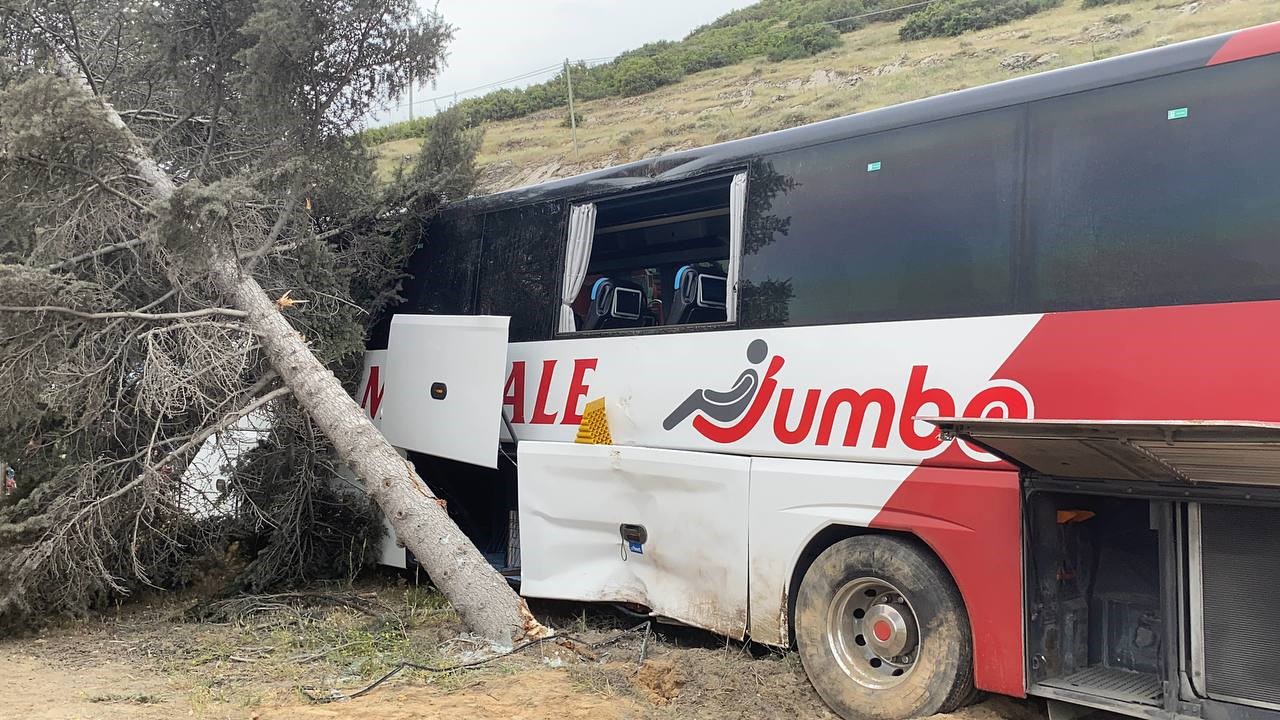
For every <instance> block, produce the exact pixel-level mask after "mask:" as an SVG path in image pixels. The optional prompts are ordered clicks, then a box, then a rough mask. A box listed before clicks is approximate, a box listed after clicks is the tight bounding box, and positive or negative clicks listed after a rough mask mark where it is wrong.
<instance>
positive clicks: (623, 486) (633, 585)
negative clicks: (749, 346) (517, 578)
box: [518, 442, 751, 639]
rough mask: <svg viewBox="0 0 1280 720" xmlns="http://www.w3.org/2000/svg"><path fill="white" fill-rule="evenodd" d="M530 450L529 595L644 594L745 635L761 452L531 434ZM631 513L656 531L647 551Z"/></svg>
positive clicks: (525, 533) (685, 617)
mask: <svg viewBox="0 0 1280 720" xmlns="http://www.w3.org/2000/svg"><path fill="white" fill-rule="evenodd" d="M518 460H519V463H520V543H521V555H522V558H523V567H522V569H521V576H522V584H521V591H522V593H523V594H525V595H528V596H530V597H541V598H552V599H560V600H590V601H601V600H603V601H613V602H629V603H637V604H640V605H644V606H646V607H649V608H650V609H652V611H653V612H654V614H656V615H661V616H665V617H669V618H673V619H676V620H679V621H681V622H684V623H688V624H690V625H695V626H697V627H702V628H707V629H710V630H714V631H716V632H719V633H722V634H724V635H729V636H731V637H735V638H739V639H740V638H742V637H744V636H745V634H746V631H747V524H746V522H745V520H746V517H747V493H748V473H749V471H750V467H751V460H750V459H748V458H743V457H735V456H732V455H716V454H710V453H688V452H678V451H672V450H655V449H651V448H635V447H619V446H612V445H577V444H570V443H539V442H522V443H521V444H520V456H519V458H518ZM624 523H625V524H634V525H642V526H643V527H644V528H645V530H646V531H647V534H648V539H647V541H646V542H645V543H644V544H643V546H642V547H641V548H639V552H636V551H634V550H632V549H629V548H628V544H627V543H625V542H623V539H622V535H621V533H620V526H621V525H622V524H624Z"/></svg>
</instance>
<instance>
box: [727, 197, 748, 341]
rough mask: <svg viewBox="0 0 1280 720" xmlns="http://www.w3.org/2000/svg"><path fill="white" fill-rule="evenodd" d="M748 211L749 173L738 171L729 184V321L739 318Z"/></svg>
mask: <svg viewBox="0 0 1280 720" xmlns="http://www.w3.org/2000/svg"><path fill="white" fill-rule="evenodd" d="M746 212H747V174H746V173H738V174H737V175H734V176H733V182H732V183H730V184H729V281H728V283H727V284H728V286H729V287H728V293H727V297H725V308H726V309H727V312H728V320H729V322H733V321H735V320H737V319H738V268H739V267H741V265H742V236H743V231H744V228H743V224H744V223H745V222H746Z"/></svg>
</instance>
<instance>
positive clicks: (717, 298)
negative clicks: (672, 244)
mask: <svg viewBox="0 0 1280 720" xmlns="http://www.w3.org/2000/svg"><path fill="white" fill-rule="evenodd" d="M727 283H728V278H726V277H725V276H724V275H720V274H718V273H716V272H715V271H709V270H706V269H703V268H699V267H696V266H693V265H685V266H683V267H681V268H680V269H679V270H677V271H676V277H675V281H674V282H673V283H672V287H671V289H672V291H673V293H674V297H672V299H671V312H670V314H669V315H667V324H668V325H687V324H690V323H712V322H724V321H725V320H726V319H728V315H727V313H726V311H725V296H726V292H725V291H726V287H727Z"/></svg>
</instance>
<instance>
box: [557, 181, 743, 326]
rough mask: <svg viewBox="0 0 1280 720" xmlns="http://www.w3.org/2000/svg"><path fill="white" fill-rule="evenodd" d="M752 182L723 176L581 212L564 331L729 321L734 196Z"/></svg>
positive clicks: (573, 235) (572, 245)
mask: <svg viewBox="0 0 1280 720" xmlns="http://www.w3.org/2000/svg"><path fill="white" fill-rule="evenodd" d="M745 184H746V179H745V176H738V177H737V178H735V177H733V176H722V177H717V178H712V179H709V180H699V181H694V182H687V183H681V184H679V185H675V186H670V187H664V188H662V189H659V190H652V191H648V192H642V193H636V194H633V195H627V196H623V197H619V198H612V199H608V200H602V201H600V202H598V203H595V204H594V205H579V206H575V207H574V208H573V209H572V210H571V212H570V218H569V232H568V238H569V247H568V251H567V252H566V270H565V274H564V279H563V288H564V290H565V292H564V293H563V296H562V299H561V302H562V308H561V311H560V312H561V317H560V325H559V327H560V331H561V332H574V331H591V330H617V329H627V328H645V327H658V326H664V325H665V326H670V325H690V324H699V323H722V322H726V321H728V320H730V319H731V317H732V310H731V308H732V307H733V293H732V291H731V290H730V288H731V285H732V282H731V280H730V276H731V274H732V273H733V270H734V269H735V268H733V267H732V262H731V258H732V257H733V255H734V252H733V250H732V247H733V245H734V243H733V242H732V235H733V232H734V228H735V227H737V224H736V223H735V222H733V220H732V217H731V216H732V212H731V211H732V208H733V206H734V203H733V201H732V197H733V194H734V192H735V190H734V188H735V187H736V188H738V190H737V192H739V193H741V191H742V189H744V188H745ZM737 207H738V208H740V207H741V202H740V201H739V203H738V205H737ZM739 212H740V209H739ZM739 232H740V229H739Z"/></svg>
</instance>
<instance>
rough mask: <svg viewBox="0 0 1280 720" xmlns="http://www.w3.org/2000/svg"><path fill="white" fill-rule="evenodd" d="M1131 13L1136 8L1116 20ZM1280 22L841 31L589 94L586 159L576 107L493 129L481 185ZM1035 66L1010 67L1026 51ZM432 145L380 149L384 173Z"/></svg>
mask: <svg viewBox="0 0 1280 720" xmlns="http://www.w3.org/2000/svg"><path fill="white" fill-rule="evenodd" d="M1118 11H1122V13H1123V15H1128V16H1129V17H1127V18H1125V17H1122V15H1117V13H1118ZM1276 18H1280V0H1201V2H1199V3H1197V4H1196V9H1195V11H1194V12H1192V11H1190V3H1188V4H1183V3H1180V2H1178V1H1177V0H1134V1H1133V2H1128V3H1125V4H1123V5H1120V6H1116V5H1101V6H1098V7H1094V8H1089V9H1082V8H1081V3H1080V0H1067V2H1065V3H1064V4H1063V5H1062V6H1060V7H1058V8H1055V9H1052V10H1047V11H1044V12H1042V13H1039V14H1037V15H1033V16H1031V17H1029V18H1025V19H1023V20H1019V21H1017V22H1013V23H1010V24H1008V25H1003V26H1000V27H996V28H991V29H989V30H982V31H978V32H971V33H966V34H964V35H961V36H959V37H954V38H929V39H925V40H919V41H912V42H902V41H900V40H899V39H898V36H897V33H898V23H877V24H872V25H868V26H867V27H865V28H863V29H861V30H858V31H855V32H851V33H847V34H845V35H842V36H841V45H840V46H839V47H837V48H835V49H833V50H829V51H827V52H824V53H822V54H820V55H817V56H815V57H812V58H805V59H802V60H790V61H786V62H779V63H769V62H766V61H765V60H764V59H763V58H757V59H755V60H753V61H751V62H746V63H741V64H738V65H734V66H730V67H725V68H719V69H716V70H710V71H706V72H701V73H697V74H695V75H691V76H689V77H688V78H686V79H685V80H684V81H683V82H680V83H678V84H675V85H671V86H668V87H665V88H661V89H659V90H657V91H655V92H653V93H649V94H647V95H641V96H638V97H632V98H607V99H602V100H596V101H591V102H585V103H582V104H581V106H580V112H581V113H582V115H584V116H585V117H586V118H587V120H586V122H585V123H584V124H582V125H580V126H579V127H578V152H577V155H576V157H575V153H574V150H573V147H572V145H571V142H570V133H569V129H568V128H565V127H563V126H562V125H561V121H562V120H563V119H564V111H563V110H560V109H556V110H547V111H543V112H540V113H536V114H534V115H530V116H527V117H523V118H519V119H516V120H510V121H505V122H496V123H488V124H486V125H485V126H484V128H485V138H484V145H483V146H482V148H481V151H480V158H479V161H480V164H481V166H482V168H483V173H482V181H481V190H482V191H484V192H493V191H497V190H501V189H505V188H509V187H514V186H517V185H521V184H525V183H526V182H529V181H534V180H545V179H550V178H552V177H565V176H568V175H572V174H575V173H578V172H585V171H587V170H591V169H595V168H600V167H606V166H610V165H617V164H621V163H625V162H630V161H632V160H638V159H641V158H644V157H651V156H653V155H656V154H661V153H666V152H673V151H676V150H682V149H687V148H693V147H700V146H703V145H709V144H712V143H716V142H723V141H725V140H732V139H735V138H740V137H747V136H750V135H756V134H760V133H763V132H769V131H772V130H779V129H783V128H787V127H794V126H795V125H799V124H804V123H807V122H814V121H817V120H823V119H828V118H832V117H840V116H843V115H848V114H851V113H856V112H862V111H865V110H871V109H874V108H878V107H884V106H887V105H893V104H897V103H902V102H907V101H909V100H915V99H918V98H923V97H929V96H932V95H938V94H942V93H945V92H950V91H953V90H960V89H963V88H967V87H974V86H977V85H982V84H986V83H990V82H996V81H999V80H1005V79H1008V78H1012V77H1017V76H1019V75H1026V74H1031V73H1035V72H1042V71H1045V70H1050V69H1054V68H1059V67H1065V66H1068V65H1075V64H1078V63H1083V62H1089V61H1091V60H1099V59H1103V58H1106V57H1111V56H1114V55H1118V54H1122V53H1126V52H1132V51H1135V50H1141V49H1145V48H1150V47H1155V46H1158V45H1166V44H1169V43H1173V42H1179V41H1182V40H1189V39H1192V38H1197V37H1203V36H1206V35H1212V34H1215V33H1219V32H1224V31H1227V30H1233V29H1238V28H1242V27H1248V26H1251V25H1258V24H1261V23H1265V22H1269V21H1272V20H1275V19H1276ZM1020 53H1021V54H1026V55H1029V56H1030V60H1031V62H1030V64H1029V65H1028V66H1026V67H1023V68H1022V69H1018V70H1010V69H1007V67H1006V66H1004V65H1002V64H1001V60H1004V59H1006V58H1010V57H1011V56H1014V55H1018V54H1020ZM419 144H420V141H419V140H415V139H409V140H399V141H395V142H391V143H386V144H384V145H381V146H379V147H378V148H377V149H376V150H377V152H378V155H379V168H380V170H381V171H382V172H383V173H384V177H386V176H389V173H390V172H391V171H392V170H393V169H394V167H395V165H396V164H397V163H399V162H401V161H403V159H404V158H405V156H412V155H413V153H414V152H415V151H416V149H417V147H418V146H419Z"/></svg>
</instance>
